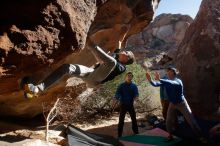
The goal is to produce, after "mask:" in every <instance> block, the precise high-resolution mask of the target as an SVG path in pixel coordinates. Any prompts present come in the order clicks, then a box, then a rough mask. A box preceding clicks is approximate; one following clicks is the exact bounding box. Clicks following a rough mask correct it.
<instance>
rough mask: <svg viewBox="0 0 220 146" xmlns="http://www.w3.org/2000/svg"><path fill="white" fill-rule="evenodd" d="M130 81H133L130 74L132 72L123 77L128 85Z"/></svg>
mask: <svg viewBox="0 0 220 146" xmlns="http://www.w3.org/2000/svg"><path fill="white" fill-rule="evenodd" d="M132 79H133V74H132V72H128V73H126V75H125V81H126V82H127V83H130V82H131V81H132Z"/></svg>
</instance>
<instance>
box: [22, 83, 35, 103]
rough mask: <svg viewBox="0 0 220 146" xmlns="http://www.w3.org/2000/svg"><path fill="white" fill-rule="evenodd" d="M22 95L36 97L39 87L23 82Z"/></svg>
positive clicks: (29, 97)
mask: <svg viewBox="0 0 220 146" xmlns="http://www.w3.org/2000/svg"><path fill="white" fill-rule="evenodd" d="M23 90H24V97H25V98H27V99H31V98H34V97H37V96H38V95H37V94H38V93H39V89H38V87H37V86H34V85H33V84H24V89H23Z"/></svg>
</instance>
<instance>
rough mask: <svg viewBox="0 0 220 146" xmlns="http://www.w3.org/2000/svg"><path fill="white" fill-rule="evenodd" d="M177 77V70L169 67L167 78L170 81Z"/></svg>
mask: <svg viewBox="0 0 220 146" xmlns="http://www.w3.org/2000/svg"><path fill="white" fill-rule="evenodd" d="M176 75H177V70H176V68H174V67H168V68H167V77H168V79H173V78H175V77H176Z"/></svg>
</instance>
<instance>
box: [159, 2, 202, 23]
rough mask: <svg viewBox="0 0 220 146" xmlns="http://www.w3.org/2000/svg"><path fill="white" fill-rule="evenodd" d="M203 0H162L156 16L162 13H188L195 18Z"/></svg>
mask: <svg viewBox="0 0 220 146" xmlns="http://www.w3.org/2000/svg"><path fill="white" fill-rule="evenodd" d="M201 1H202V0H161V1H160V3H159V7H158V8H157V10H156V14H155V16H158V15H160V14H161V13H172V14H179V13H180V14H187V15H190V16H191V17H192V18H193V19H194V18H195V16H196V14H197V12H198V11H199V7H200V4H201Z"/></svg>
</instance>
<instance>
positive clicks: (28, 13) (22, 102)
mask: <svg viewBox="0 0 220 146" xmlns="http://www.w3.org/2000/svg"><path fill="white" fill-rule="evenodd" d="M158 2H159V0H150V1H149V0H139V1H133V0H122V1H114V0H97V1H96V0H85V1H75V0H65V1H64V0H19V1H16V0H7V1H6V0H5V1H3V2H1V5H0V8H1V11H2V13H1V14H0V20H1V21H0V23H1V25H0V105H1V106H0V113H1V115H3V116H22V117H33V116H35V115H37V114H39V113H41V112H42V102H48V103H51V102H53V101H54V100H55V99H56V98H57V96H59V97H63V96H62V94H63V93H64V91H65V89H66V88H65V86H66V84H67V82H66V79H62V80H60V82H59V84H55V85H54V86H53V87H51V88H50V89H48V90H47V92H44V93H43V94H41V95H40V96H39V97H38V98H35V99H33V100H27V99H24V96H23V92H22V90H21V89H20V87H19V82H20V81H21V79H22V78H23V77H24V76H31V77H32V80H33V81H34V82H35V83H38V82H40V81H41V80H43V79H44V78H45V77H46V76H47V75H48V74H50V73H51V72H52V71H54V70H55V69H56V68H57V67H58V66H60V65H61V64H63V63H79V64H83V65H87V66H90V65H92V64H94V63H95V62H96V60H95V59H94V57H93V56H92V55H91V53H90V52H89V50H88V49H87V47H86V39H87V37H90V38H91V39H92V40H93V41H94V42H95V43H96V44H98V45H100V46H101V47H103V48H105V51H113V50H114V49H115V48H117V47H118V39H119V33H120V32H123V31H121V30H122V28H124V27H126V28H129V31H128V32H127V36H126V37H125V40H126V38H127V37H128V36H130V35H132V34H134V33H138V32H139V31H141V30H142V29H143V28H144V27H146V26H147V25H148V24H149V22H150V21H151V20H152V17H153V14H154V10H155V8H156V7H157V4H158ZM124 42H125V41H124ZM124 42H123V46H124ZM84 48H85V49H84ZM68 81H71V82H68V86H70V87H73V86H74V87H76V86H77V85H79V84H82V82H81V81H78V80H77V81H75V80H74V81H72V80H68ZM77 87H78V86H77ZM83 87H84V86H83ZM81 88H82V87H81V86H80V89H81ZM84 89H85V87H84ZM74 90H75V88H73V89H72V91H71V92H72V93H71V96H77V95H78V94H80V92H77V93H76V94H73V93H74ZM82 90H83V89H82Z"/></svg>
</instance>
